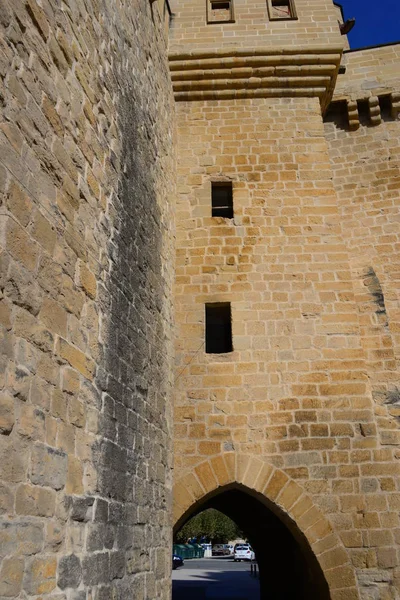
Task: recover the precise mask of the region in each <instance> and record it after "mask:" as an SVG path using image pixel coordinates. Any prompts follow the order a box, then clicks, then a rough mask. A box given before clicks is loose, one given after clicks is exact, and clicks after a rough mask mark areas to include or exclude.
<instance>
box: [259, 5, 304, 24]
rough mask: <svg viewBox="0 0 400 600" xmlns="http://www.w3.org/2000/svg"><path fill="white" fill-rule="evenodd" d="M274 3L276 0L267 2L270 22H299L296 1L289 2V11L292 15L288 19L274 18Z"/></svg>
mask: <svg viewBox="0 0 400 600" xmlns="http://www.w3.org/2000/svg"><path fill="white" fill-rule="evenodd" d="M273 2H274V0H267V6H268V16H269V20H270V21H297V20H298V18H299V17H298V16H297V11H296V5H295V3H294V0H287V3H288V6H289V10H290V15H289V16H287V17H274V16H273V8H272V6H273Z"/></svg>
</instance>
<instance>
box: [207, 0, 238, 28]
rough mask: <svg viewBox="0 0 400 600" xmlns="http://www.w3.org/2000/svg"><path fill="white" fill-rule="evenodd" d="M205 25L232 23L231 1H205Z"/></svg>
mask: <svg viewBox="0 0 400 600" xmlns="http://www.w3.org/2000/svg"><path fill="white" fill-rule="evenodd" d="M206 2H207V23H233V22H234V20H235V18H234V14H233V0H206Z"/></svg>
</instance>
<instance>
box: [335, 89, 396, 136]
mask: <svg viewBox="0 0 400 600" xmlns="http://www.w3.org/2000/svg"><path fill="white" fill-rule="evenodd" d="M385 96H386V97H387V96H388V94H385ZM389 96H390V114H391V117H392V118H393V119H397V117H398V115H399V114H400V93H398V92H392V93H391V94H390V95H389ZM366 101H367V103H368V115H369V121H370V123H371V125H380V124H381V123H382V115H381V107H380V103H379V96H370V97H369V98H367V100H366ZM346 104H347V117H348V121H349V129H350V130H351V131H355V130H356V129H358V128H359V127H360V114H359V105H358V102H357V100H347V101H346Z"/></svg>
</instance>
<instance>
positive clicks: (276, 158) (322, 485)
mask: <svg viewBox="0 0 400 600" xmlns="http://www.w3.org/2000/svg"><path fill="white" fill-rule="evenodd" d="M178 152H179V167H178V180H179V189H178V192H179V196H178V205H177V268H176V283H177V285H176V321H177V345H176V347H177V356H176V360H177V368H176V373H177V378H176V401H175V403H176V408H175V468H176V472H175V478H176V481H177V493H178V496H177V504H178V507H177V514H178V513H179V512H180V509H179V503H180V504H181V506H187V504H188V502H190V497H191V496H192V498H193V497H197V494H196V491H197V490H198V489H202V488H205V489H209V488H211V489H212V484H211V482H212V481H213V480H214V481H215V480H216V481H224V477H225V475H224V474H225V472H226V469H228V471H229V464H230V462H231V460H232V453H233V454H234V458H233V460H234V461H235V460H236V461H239V458H240V457H242V456H245V457H248V458H249V460H250V462H251V461H252V460H254V459H257V458H261V459H262V461H263V462H264V464H265V468H266V470H267V472H268V477H272V475H271V470H268V467H270V466H272V467H274V468H278V469H280V471H281V472H283V475H280V476H279V477H280V479H281V481H283V483H280V486H281V487H282V486H285V485H287V486H288V488H287V489H288V490H289V489H290V486H291V485H293V483H294V481H295V482H296V483H297V484H298V485H299V486H300V489H301V490H304V491H305V492H306V493H308V494H309V496H310V497H311V498H312V501H313V502H314V503H315V505H316V506H318V508H319V510H318V511H315V515H314V514H313V519H314V521H315V522H317V521H318V519H322V518H328V520H329V522H330V524H331V526H332V527H333V531H334V532H335V533H336V534H338V536H339V538H340V540H341V542H342V544H343V546H344V548H345V549H346V550H345V551H344V550H343V549H336V550H335V553H333V552H332V556H331V559H329V560H328V555H327V554H325V555H324V554H322V556H319V557H318V558H319V561H320V564H321V565H322V566H323V569H324V574H325V576H326V578H327V580H328V582H329V585H330V589H331V594H332V598H343V597H347V598H349V597H351V598H358V597H361V598H371V597H376V598H395V597H396V591H395V590H396V589H397V588H398V579H397V574H398V571H397V566H398V554H397V546H396V544H397V528H398V525H399V521H398V502H399V496H398V491H397V481H398V474H399V468H398V464H397V462H396V460H395V453H394V447H393V446H391V445H390V446H388V445H387V444H386V443H385V442H384V438H385V435H387V434H384V433H383V432H381V429H382V430H383V429H387V427H386V422H385V419H384V418H382V416H381V415H380V413H379V410H376V402H375V400H374V399H373V397H372V394H371V386H370V380H369V377H368V360H369V357H368V350H367V347H368V341H366V339H365V327H364V325H365V324H364V322H363V318H364V315H363V314H360V313H362V309H361V307H360V305H359V304H358V303H359V301H360V299H359V297H358V296H357V295H356V294H355V286H354V281H353V279H354V274H353V273H352V270H351V261H349V254H348V250H349V248H348V245H347V244H346V240H345V236H344V234H343V232H344V231H348V227H349V226H350V224H348V223H346V224H344V223H343V213H341V212H340V209H339V206H338V199H337V196H336V190H335V188H334V185H333V183H332V170H331V162H330V157H329V148H328V144H327V142H326V139H325V137H324V129H323V123H322V117H321V114H320V107H319V102H318V100H317V99H316V98H313V99H294V98H292V99H284V98H281V99H254V100H243V101H241V100H237V101H235V100H231V101H225V102H218V101H209V102H192V103H180V104H179V105H178ZM345 152H346V153H347V149H346V150H345V149H344V147H343V148H341V149H340V157H341V159H342V160H343V156H344V154H345ZM337 154H338V157H339V152H337ZM359 172H361V170H359ZM360 176H361V175H360ZM224 178H227V179H228V180H231V181H232V183H233V199H234V200H233V201H234V218H233V219H223V218H221V217H211V181H220V180H223V179H224ZM389 204H390V202H389ZM388 220H390V216H388ZM353 227H354V224H353ZM394 227H395V225H393V228H394ZM365 233H366V232H365V231H364V235H365ZM206 302H231V306H232V327H233V352H231V353H228V354H221V355H215V354H214V355H213V354H206V353H205V351H204V326H205V308H204V305H205V303H206ZM382 339H383V338H382ZM382 343H383V344H385V343H386V342H385V341H382ZM382 360H383V357H382ZM388 360H389V359H388ZM392 367H393V363H392ZM388 368H389V367H388ZM391 427H392V426H391ZM392 428H393V427H392ZM392 435H393V437H392V438H391V440H389V437H388V438H386V439H387V440H388V444H397V443H398V440H397V431H396V432H395V433H392ZM208 459H210V466H208V467H207V469H208V470H207V469H206V468H205V466H204V464H205V461H207V460H208ZM256 462H257V461H256ZM224 465H227V466H224ZM237 469H239V467H237ZM189 474H191V475H190V476H191V478H192V479H191V484H190V489H189V491H188V492H186V493H185V492H184V490H183V489H181V486H180V484H179V482H180V481H185V482H186V480H189ZM255 476H256V475H254V477H255ZM268 477H267V479H266V481H268ZM250 478H251V476H250ZM271 485H272V484H271ZM266 489H268V484H267V486H266ZM284 489H286V488H284ZM288 493H289V492H288ZM185 494H186V495H185ZM275 495H276V494H275ZM308 525H309V526H310V528H311V524H310V523H309V524H308ZM323 535H325V534H322V533H321V537H323ZM317 539H318V537H317ZM325 550H326V548H325ZM325 550H321V552H324V551H325ZM330 551H331V548H330V549H329V552H330ZM333 554H334V556H333ZM347 560H349V561H350V567H348V565H347V563H346V561H347ZM371 593H372V594H375V596H374V595H372V596H371Z"/></svg>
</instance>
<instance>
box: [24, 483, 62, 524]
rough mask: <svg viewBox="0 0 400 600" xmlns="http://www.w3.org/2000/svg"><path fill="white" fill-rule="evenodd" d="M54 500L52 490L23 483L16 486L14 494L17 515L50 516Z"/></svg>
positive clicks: (52, 511) (53, 510) (54, 496)
mask: <svg viewBox="0 0 400 600" xmlns="http://www.w3.org/2000/svg"><path fill="white" fill-rule="evenodd" d="M55 502H56V495H55V492H54V491H53V490H50V489H47V488H41V487H35V486H31V485H27V484H23V485H20V486H19V487H18V489H17V492H16V495H15V511H16V513H17V514H18V515H34V516H38V517H52V516H53V515H54V512H55Z"/></svg>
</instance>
